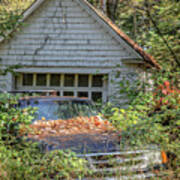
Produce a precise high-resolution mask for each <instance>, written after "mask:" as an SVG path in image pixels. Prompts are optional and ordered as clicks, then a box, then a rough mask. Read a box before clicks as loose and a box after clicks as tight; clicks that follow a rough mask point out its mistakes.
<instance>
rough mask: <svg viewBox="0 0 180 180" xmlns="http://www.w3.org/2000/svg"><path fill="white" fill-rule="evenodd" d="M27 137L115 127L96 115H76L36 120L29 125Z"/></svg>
mask: <svg viewBox="0 0 180 180" xmlns="http://www.w3.org/2000/svg"><path fill="white" fill-rule="evenodd" d="M30 129H31V130H30V131H29V133H28V137H30V138H35V139H42V138H45V137H48V136H64V135H77V134H89V135H90V134H96V133H110V132H113V131H115V128H114V127H113V126H112V125H111V123H109V122H108V121H106V120H101V119H100V118H98V117H96V116H95V117H90V118H89V117H77V118H75V119H68V120H61V119H59V120H48V121H47V120H45V118H44V119H42V120H38V121H36V122H35V123H34V124H31V125H30Z"/></svg>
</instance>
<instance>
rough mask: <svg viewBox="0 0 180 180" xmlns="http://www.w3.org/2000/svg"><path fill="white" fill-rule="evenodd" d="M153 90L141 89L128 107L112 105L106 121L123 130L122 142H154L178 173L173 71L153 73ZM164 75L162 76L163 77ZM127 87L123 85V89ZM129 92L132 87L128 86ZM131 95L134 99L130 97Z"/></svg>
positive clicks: (178, 94) (178, 117) (178, 103)
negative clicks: (165, 154) (166, 155)
mask: <svg viewBox="0 0 180 180" xmlns="http://www.w3.org/2000/svg"><path fill="white" fill-rule="evenodd" d="M152 74H153V76H152V78H153V80H154V84H155V85H154V90H153V91H146V92H144V89H143V88H142V89H141V91H140V92H139V93H138V95H137V96H136V97H135V96H133V95H132V94H131V93H127V94H129V96H130V99H131V103H130V105H129V107H128V108H127V109H122V108H121V109H120V108H111V111H112V113H113V114H112V115H111V116H110V118H109V120H110V121H111V122H112V123H113V124H114V125H115V126H116V127H117V128H118V129H119V130H121V131H122V141H121V143H122V144H125V145H129V146H144V145H148V144H157V145H159V147H160V148H161V149H162V150H164V151H166V152H167V154H168V156H169V164H170V166H171V167H172V168H173V171H175V172H176V173H178V171H179V167H180V90H179V89H178V88H177V87H176V85H177V86H178V84H176V80H178V79H177V77H178V74H179V71H178V72H176V73H167V72H166V73H163V72H158V73H157V72H154V73H152ZM162 74H163V76H162ZM124 89H125V90H127V89H126V88H124ZM128 91H132V89H128ZM132 97H133V98H132Z"/></svg>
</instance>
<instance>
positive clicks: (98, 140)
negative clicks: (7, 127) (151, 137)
mask: <svg viewBox="0 0 180 180" xmlns="http://www.w3.org/2000/svg"><path fill="white" fill-rule="evenodd" d="M28 106H32V107H36V108H37V112H36V114H35V118H34V120H33V122H32V124H31V127H32V129H34V132H33V133H30V134H28V138H30V139H33V140H36V141H39V142H40V143H41V144H42V147H43V151H45V152H48V151H52V150H55V149H70V150H72V151H74V152H76V154H77V156H78V157H80V158H85V159H86V160H87V161H88V162H89V167H90V169H91V170H92V171H93V172H94V173H95V174H103V177H106V178H107V179H115V177H120V179H128V178H131V179H143V178H148V177H153V176H155V175H156V174H155V173H154V172H153V170H154V169H156V168H157V167H161V166H163V165H164V164H165V163H166V162H167V159H166V158H167V157H166V155H165V153H164V152H161V151H160V150H159V149H158V147H157V146H153V145H151V146H146V147H144V148H143V149H131V148H127V147H124V148H122V147H121V146H120V145H121V133H120V132H118V131H117V130H116V129H115V128H114V127H113V126H112V124H111V123H110V122H108V121H107V120H105V119H103V118H102V117H100V116H99V113H98V111H97V109H96V108H95V105H94V104H93V102H92V101H90V100H89V99H86V98H77V97H58V96H37V97H35V96H34V97H30V96H28V97H24V98H21V99H20V100H19V107H20V108H23V109H24V108H27V107H28Z"/></svg>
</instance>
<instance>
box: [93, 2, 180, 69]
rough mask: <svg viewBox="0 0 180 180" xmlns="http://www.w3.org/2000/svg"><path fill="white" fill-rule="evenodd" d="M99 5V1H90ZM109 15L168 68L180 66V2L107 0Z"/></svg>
mask: <svg viewBox="0 0 180 180" xmlns="http://www.w3.org/2000/svg"><path fill="white" fill-rule="evenodd" d="M90 2H91V3H92V4H93V5H95V6H97V7H98V6H99V4H97V1H96V0H91V1H90ZM107 9H113V11H107V15H108V16H109V17H110V18H111V19H113V21H114V22H115V23H116V24H117V25H118V26H119V27H120V28H121V29H122V30H123V31H124V32H125V33H127V34H128V35H129V36H130V37H131V38H132V39H133V40H135V41H136V42H137V43H138V44H140V45H141V46H142V47H144V49H145V50H147V52H148V53H149V54H151V55H153V56H154V57H155V59H156V60H157V61H158V62H159V63H160V64H161V65H163V66H166V67H165V68H166V69H171V68H172V67H173V68H174V66H177V62H179V63H178V66H180V53H179V48H180V45H179V44H180V43H179V39H180V32H179V28H180V22H179V18H180V1H170V0H158V1H154V0H128V1H123V0H119V1H117V0H113V1H112V0H107Z"/></svg>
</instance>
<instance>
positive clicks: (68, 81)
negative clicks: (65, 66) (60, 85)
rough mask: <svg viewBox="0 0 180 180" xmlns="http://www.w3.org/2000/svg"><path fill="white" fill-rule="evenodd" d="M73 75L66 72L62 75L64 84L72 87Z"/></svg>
mask: <svg viewBox="0 0 180 180" xmlns="http://www.w3.org/2000/svg"><path fill="white" fill-rule="evenodd" d="M74 80H75V76H74V75H73V74H66V75H65V76H64V86H65V87H73V86H74Z"/></svg>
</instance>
